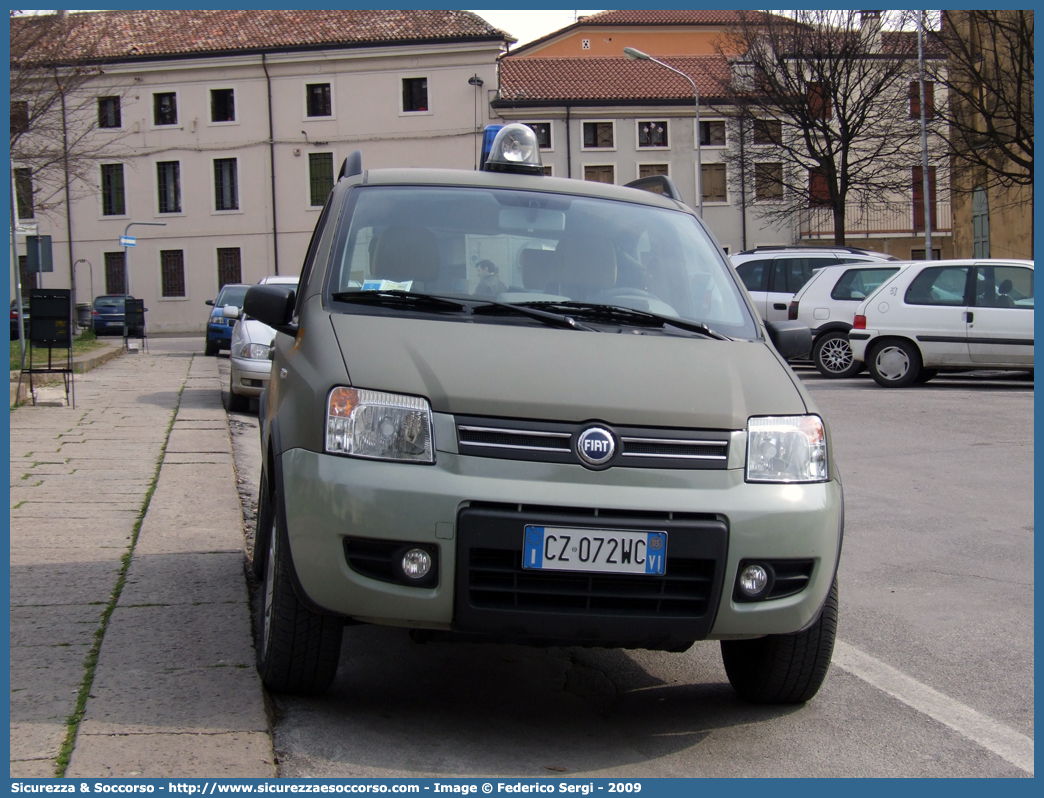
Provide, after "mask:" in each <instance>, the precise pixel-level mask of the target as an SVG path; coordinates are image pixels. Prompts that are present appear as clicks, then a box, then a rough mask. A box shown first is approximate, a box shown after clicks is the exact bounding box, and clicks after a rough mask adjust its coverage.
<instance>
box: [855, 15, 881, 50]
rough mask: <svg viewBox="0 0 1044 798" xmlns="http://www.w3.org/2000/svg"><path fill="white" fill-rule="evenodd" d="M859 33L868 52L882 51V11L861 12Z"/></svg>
mask: <svg viewBox="0 0 1044 798" xmlns="http://www.w3.org/2000/svg"><path fill="white" fill-rule="evenodd" d="M859 34H860V37H861V38H862V40H863V47H864V48H865V49H866V52H868V53H879V52H881V12H880V11H860V12H859Z"/></svg>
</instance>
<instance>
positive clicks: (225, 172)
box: [214, 158, 239, 211]
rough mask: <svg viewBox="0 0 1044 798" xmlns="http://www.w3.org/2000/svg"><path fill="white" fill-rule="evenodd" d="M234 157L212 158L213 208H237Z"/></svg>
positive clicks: (236, 175)
mask: <svg viewBox="0 0 1044 798" xmlns="http://www.w3.org/2000/svg"><path fill="white" fill-rule="evenodd" d="M238 168H239V166H238V163H237V159H235V158H215V159H214V210H216V211H238V210H239V175H238Z"/></svg>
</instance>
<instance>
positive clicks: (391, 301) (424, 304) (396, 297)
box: [332, 291, 471, 314]
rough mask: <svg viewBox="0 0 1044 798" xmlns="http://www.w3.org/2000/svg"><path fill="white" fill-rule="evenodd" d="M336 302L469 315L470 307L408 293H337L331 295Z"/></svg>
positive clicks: (448, 300)
mask: <svg viewBox="0 0 1044 798" xmlns="http://www.w3.org/2000/svg"><path fill="white" fill-rule="evenodd" d="M332 297H333V299H334V300H336V301H337V302H354V303H358V304H360V305H383V306H385V307H404V306H405V307H407V308H411V309H416V310H437V311H450V312H452V313H467V314H470V313H471V305H469V304H468V303H467V302H460V301H458V300H456V299H448V298H446V297H441V296H436V295H435V294H416V293H411V292H410V291H339V292H338V293H335V294H333V295H332Z"/></svg>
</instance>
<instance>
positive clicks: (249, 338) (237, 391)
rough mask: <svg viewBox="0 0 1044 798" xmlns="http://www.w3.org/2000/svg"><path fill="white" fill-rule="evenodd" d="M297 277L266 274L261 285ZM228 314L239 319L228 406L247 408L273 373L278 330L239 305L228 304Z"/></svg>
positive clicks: (234, 335)
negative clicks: (244, 311)
mask: <svg viewBox="0 0 1044 798" xmlns="http://www.w3.org/2000/svg"><path fill="white" fill-rule="evenodd" d="M297 282H298V278H297V277H265V278H263V279H262V280H261V281H260V285H285V286H290V287H292V288H296V287H297ZM224 314H225V316H226V318H232V319H238V321H237V322H236V326H235V328H234V329H233V330H232V345H231V349H230V355H229V356H230V358H231V363H232V368H231V370H230V374H229V381H228V409H229V410H233V411H236V412H244V411H246V410H249V409H250V399H251V397H256V396H260V395H261V393H262V392H263V391H264V390H265V388H266V387H267V386H268V378H269V377H270V376H271V374H272V341H273V339H275V334H276V331H275V330H273V329H272V328H271V327H269V326H268V325H267V324H265V323H263V322H260V321H258V320H257V319H252V318H250V317H249V316H247V315H246V314H245V313H243V312H242V311H240V309H239V308H236V307H226V309H225V311H224Z"/></svg>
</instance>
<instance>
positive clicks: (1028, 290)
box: [975, 266, 1033, 310]
mask: <svg viewBox="0 0 1044 798" xmlns="http://www.w3.org/2000/svg"><path fill="white" fill-rule="evenodd" d="M976 271H977V276H976V281H975V305H976V307H980V308H1025V309H1026V310H1033V270H1032V269H1027V268H1025V267H1022V266H979V267H978V269H977V270H976Z"/></svg>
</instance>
